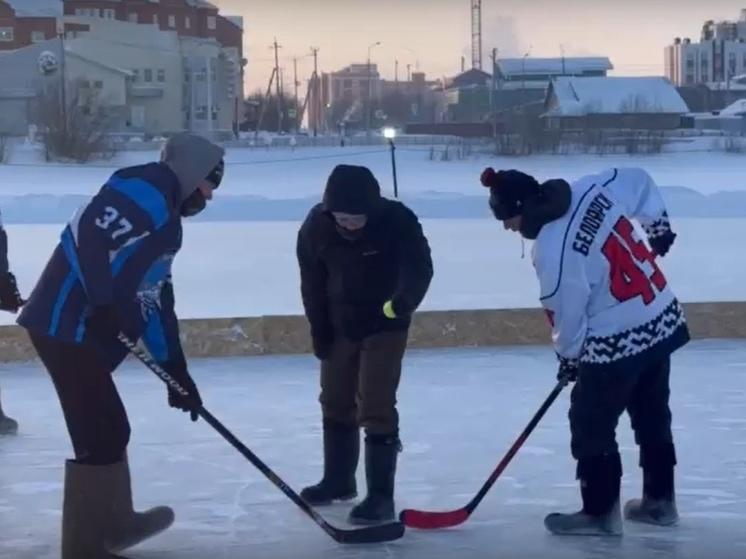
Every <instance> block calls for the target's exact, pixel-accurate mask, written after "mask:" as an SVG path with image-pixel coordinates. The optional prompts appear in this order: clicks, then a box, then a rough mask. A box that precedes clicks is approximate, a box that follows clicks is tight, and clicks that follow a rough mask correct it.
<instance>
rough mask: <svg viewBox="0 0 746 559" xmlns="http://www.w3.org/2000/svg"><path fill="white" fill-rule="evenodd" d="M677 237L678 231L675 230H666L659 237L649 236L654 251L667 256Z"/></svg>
mask: <svg viewBox="0 0 746 559" xmlns="http://www.w3.org/2000/svg"><path fill="white" fill-rule="evenodd" d="M675 239H676V233H674V232H673V231H666V232H665V233H663V234H662V235H658V236H657V237H649V238H648V242H649V243H650V247H651V248H652V249H653V252H654V253H655V254H657V255H658V256H665V255H666V254H667V253H668V251H669V250H670V248H671V245H672V244H673V242H674V240H675Z"/></svg>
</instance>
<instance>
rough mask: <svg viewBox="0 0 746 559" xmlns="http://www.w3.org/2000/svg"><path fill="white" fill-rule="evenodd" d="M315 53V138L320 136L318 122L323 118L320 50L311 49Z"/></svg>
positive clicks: (316, 48)
mask: <svg viewBox="0 0 746 559" xmlns="http://www.w3.org/2000/svg"><path fill="white" fill-rule="evenodd" d="M311 53H313V103H314V104H313V115H314V117H313V137H314V138H315V137H316V136H317V135H318V121H319V119H320V118H321V111H322V109H321V88H320V87H319V49H318V47H311Z"/></svg>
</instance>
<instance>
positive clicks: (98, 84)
mask: <svg viewBox="0 0 746 559" xmlns="http://www.w3.org/2000/svg"><path fill="white" fill-rule="evenodd" d="M93 87H95V88H96V89H103V88H104V82H102V81H101V80H96V81H95V82H93Z"/></svg>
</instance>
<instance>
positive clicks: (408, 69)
mask: <svg viewBox="0 0 746 559" xmlns="http://www.w3.org/2000/svg"><path fill="white" fill-rule="evenodd" d="M407 81H408V82H411V81H412V65H411V64H407Z"/></svg>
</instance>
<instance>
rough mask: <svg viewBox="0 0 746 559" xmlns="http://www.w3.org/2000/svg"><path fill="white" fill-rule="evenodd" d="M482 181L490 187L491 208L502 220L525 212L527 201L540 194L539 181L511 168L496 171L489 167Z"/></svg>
mask: <svg viewBox="0 0 746 559" xmlns="http://www.w3.org/2000/svg"><path fill="white" fill-rule="evenodd" d="M481 182H482V184H483V185H484V186H486V187H489V189H490V208H491V209H492V213H493V214H494V215H495V217H496V218H497V219H499V220H500V221H504V220H506V219H510V218H513V217H515V216H517V215H520V214H522V213H523V206H524V205H525V203H526V201H528V200H529V199H531V198H535V197H536V196H538V195H539V183H538V181H537V180H536V179H535V178H534V177H532V176H531V175H527V174H526V173H522V172H521V171H516V170H509V171H499V172H497V173H496V172H495V170H494V169H492V168H491V167H488V168H487V169H485V170H484V172H483V173H482V176H481Z"/></svg>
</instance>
